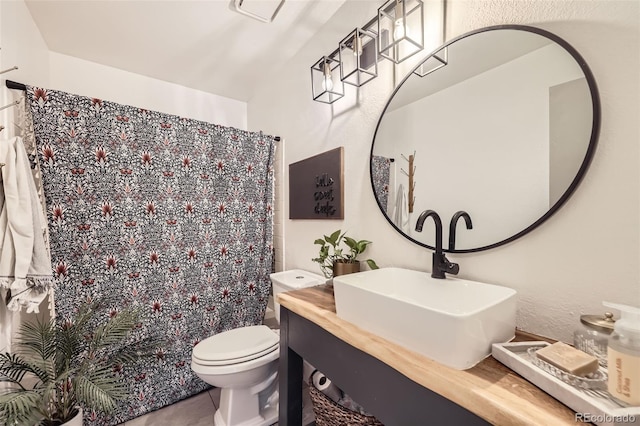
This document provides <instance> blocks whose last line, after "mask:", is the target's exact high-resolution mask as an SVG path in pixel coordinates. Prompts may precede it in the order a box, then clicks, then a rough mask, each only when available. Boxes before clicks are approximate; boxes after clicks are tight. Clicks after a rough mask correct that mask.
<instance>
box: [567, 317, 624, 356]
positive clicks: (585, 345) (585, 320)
mask: <svg viewBox="0 0 640 426" xmlns="http://www.w3.org/2000/svg"><path fill="white" fill-rule="evenodd" d="M580 322H581V323H582V324H583V325H584V327H582V328H581V329H579V330H576V331H575V333H573V346H575V347H576V349H580V350H581V351H582V352H585V353H588V354H589V355H593V356H595V357H596V358H597V359H598V363H599V364H600V365H601V366H603V367H605V368H606V367H607V347H608V345H609V336H610V335H611V333H612V332H613V325H614V324H615V322H616V320H615V319H613V314H612V313H611V312H606V313H605V314H604V316H602V315H581V316H580Z"/></svg>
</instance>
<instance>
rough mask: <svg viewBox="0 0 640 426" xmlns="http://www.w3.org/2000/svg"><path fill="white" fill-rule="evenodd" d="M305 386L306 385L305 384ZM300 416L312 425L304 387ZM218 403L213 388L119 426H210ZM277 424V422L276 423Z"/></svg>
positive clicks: (215, 390) (217, 390) (311, 412)
mask: <svg viewBox="0 0 640 426" xmlns="http://www.w3.org/2000/svg"><path fill="white" fill-rule="evenodd" d="M305 386H306V385H305ZM303 395H304V398H303V401H302V403H303V409H302V417H303V421H304V424H305V425H309V426H311V425H314V424H315V423H314V422H313V420H314V419H313V408H312V407H311V399H310V398H309V393H308V392H307V391H306V389H304V394H303ZM219 403H220V389H219V388H213V389H210V390H209V391H205V392H202V393H199V394H198V395H195V396H192V397H191V398H187V399H184V400H182V401H179V402H176V403H175V404H172V405H169V406H167V407H164V408H161V409H159V410H157V411H153V412H151V413H149V414H145V415H144V416H141V417H138V418H136V419H133V420H129V421H128V422H125V423H123V424H121V425H120V426H187V425H188V426H212V425H213V414H214V413H215V411H216V410H217V408H218V405H219ZM276 426H277V423H276Z"/></svg>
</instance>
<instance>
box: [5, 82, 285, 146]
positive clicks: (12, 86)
mask: <svg viewBox="0 0 640 426" xmlns="http://www.w3.org/2000/svg"><path fill="white" fill-rule="evenodd" d="M5 84H6V85H7V88H9V89H15V90H25V91H26V90H27V86H25V85H24V84H22V83H18V82H15V81H11V80H6V81H5ZM273 139H275V141H276V142H280V140H281V139H280V136H274V137H273Z"/></svg>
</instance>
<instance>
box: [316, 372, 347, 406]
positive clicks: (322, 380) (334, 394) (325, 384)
mask: <svg viewBox="0 0 640 426" xmlns="http://www.w3.org/2000/svg"><path fill="white" fill-rule="evenodd" d="M311 382H312V383H313V386H315V387H316V389H318V390H319V391H320V392H322V393H323V394H325V395H326V396H327V397H328V398H329V399H331V400H332V401H333V402H338V401H340V398H342V391H341V390H340V388H339V387H337V386H336V385H334V384H333V383H332V382H331V380H329V378H328V377H327V376H325V375H324V374H322V373H321V372H320V371H318V370H316V371H314V372H313V374H312V375H311Z"/></svg>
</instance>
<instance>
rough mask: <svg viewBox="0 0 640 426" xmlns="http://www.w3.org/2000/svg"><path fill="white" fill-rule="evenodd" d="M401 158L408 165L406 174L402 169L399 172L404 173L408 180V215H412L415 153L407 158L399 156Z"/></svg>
mask: <svg viewBox="0 0 640 426" xmlns="http://www.w3.org/2000/svg"><path fill="white" fill-rule="evenodd" d="M400 155H401V156H402V158H404V159H405V160H406V161H407V162H408V163H409V172H408V173H407V172H406V171H405V170H404V169H402V168H401V169H400V171H401V172H402V173H404V174H405V175H407V177H408V178H409V195H408V199H409V213H413V204H414V203H415V201H416V197H415V195H414V191H415V189H416V182H415V180H414V178H415V173H416V166H415V165H414V162H415V159H416V152H415V151H413V154H411V155H409V158H407V157H405V155H404V154H400Z"/></svg>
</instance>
